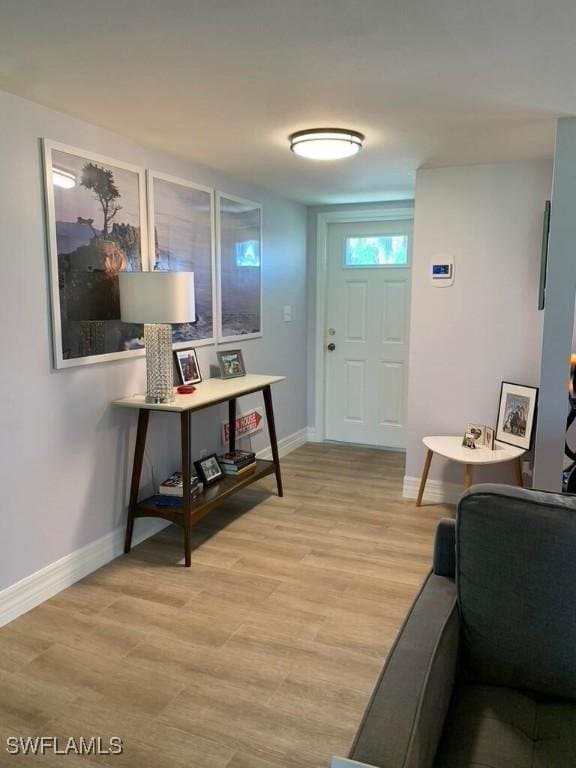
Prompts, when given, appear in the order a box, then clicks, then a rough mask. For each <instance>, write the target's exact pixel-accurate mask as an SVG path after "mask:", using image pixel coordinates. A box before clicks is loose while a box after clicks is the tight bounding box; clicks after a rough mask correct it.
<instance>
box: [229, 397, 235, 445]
mask: <svg viewBox="0 0 576 768" xmlns="http://www.w3.org/2000/svg"><path fill="white" fill-rule="evenodd" d="M228 450H229V451H235V450H236V398H235V397H233V398H231V399H230V400H228Z"/></svg>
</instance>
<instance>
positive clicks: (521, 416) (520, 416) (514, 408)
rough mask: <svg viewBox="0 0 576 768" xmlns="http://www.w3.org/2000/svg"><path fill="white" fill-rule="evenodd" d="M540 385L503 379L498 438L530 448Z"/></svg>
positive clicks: (497, 424) (501, 440)
mask: <svg viewBox="0 0 576 768" xmlns="http://www.w3.org/2000/svg"><path fill="white" fill-rule="evenodd" d="M537 406H538V387H529V386H526V385H524V384H514V383H512V382H509V381H503V382H502V386H501V389H500V402H499V405H498V420H497V422H496V440H497V441H498V442H500V443H506V444H507V445H514V446H516V447H517V448H523V449H524V450H525V451H528V450H530V447H531V445H532V440H533V437H534V427H535V424H536V410H537Z"/></svg>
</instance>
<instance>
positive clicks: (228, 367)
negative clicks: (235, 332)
mask: <svg viewBox="0 0 576 768" xmlns="http://www.w3.org/2000/svg"><path fill="white" fill-rule="evenodd" d="M216 355H217V356H218V365H219V366H220V376H221V377H222V378H223V379H235V378H236V377H237V376H246V368H245V366H244V358H243V357H242V352H241V350H239V349H230V350H228V351H226V352H217V353H216Z"/></svg>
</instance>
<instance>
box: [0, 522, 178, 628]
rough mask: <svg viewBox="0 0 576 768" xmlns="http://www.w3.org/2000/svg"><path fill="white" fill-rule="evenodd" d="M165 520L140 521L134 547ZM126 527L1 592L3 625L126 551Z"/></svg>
mask: <svg viewBox="0 0 576 768" xmlns="http://www.w3.org/2000/svg"><path fill="white" fill-rule="evenodd" d="M168 525H169V523H167V522H166V521H165V520H151V519H148V518H143V519H139V520H136V523H135V527H134V537H133V539H132V546H135V545H136V544H140V542H142V541H144V539H147V538H149V537H150V536H153V535H154V534H155V533H158V531H161V530H162V529H163V528H166V526H168ZM124 533H125V527H124V526H121V527H119V528H115V529H114V530H113V531H112V532H111V533H107V534H106V535H105V536H102V537H101V538H100V539H97V540H96V541H93V542H91V543H90V544H87V545H86V546H85V547H81V548H80V549H77V550H75V551H74V552H71V553H70V554H69V555H66V556H65V557H62V558H61V559H60V560H56V561H55V562H53V563H50V565H47V566H46V567H45V568H41V569H40V570H39V571H36V573H32V574H31V575H30V576H26V578H24V579H22V580H21V581H18V582H17V583H16V584H12V586H10V587H7V588H6V589H4V590H2V591H1V592H0V627H2V626H4V624H8V622H9V621H13V620H14V619H16V618H18V616H21V615H22V614H23V613H26V612H27V611H30V610H31V609H32V608H35V607H36V606H37V605H40V603H43V602H44V601H45V600H48V599H49V598H51V597H54V595H57V594H58V592H61V591H62V590H63V589H66V588H67V587H70V586H72V584H74V583H75V582H77V581H79V580H80V579H83V578H84V577H85V576H88V574H89V573H92V572H93V571H96V570H97V569H98V568H101V567H102V566H103V565H106V563H109V562H110V561H111V560H114V558H116V557H118V556H119V555H121V554H122V552H123V551H124Z"/></svg>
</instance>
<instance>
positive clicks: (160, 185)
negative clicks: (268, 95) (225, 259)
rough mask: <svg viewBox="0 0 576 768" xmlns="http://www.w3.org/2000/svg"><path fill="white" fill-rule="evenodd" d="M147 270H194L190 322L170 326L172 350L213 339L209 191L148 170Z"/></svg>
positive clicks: (213, 271) (211, 200)
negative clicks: (192, 318)
mask: <svg viewBox="0 0 576 768" xmlns="http://www.w3.org/2000/svg"><path fill="white" fill-rule="evenodd" d="M148 222H149V230H150V231H149V239H150V254H151V257H150V269H157V270H160V271H168V272H194V287H195V298H196V321H195V322H194V323H181V324H178V325H175V326H174V327H173V341H174V348H175V349H182V348H185V347H187V346H190V342H194V344H195V346H201V345H203V344H210V343H213V342H214V339H215V336H216V330H215V324H216V319H215V313H216V268H215V247H214V240H215V237H214V195H213V190H212V189H210V188H209V187H203V186H200V185H198V184H193V183H192V182H190V181H186V180H185V179H180V178H177V177H175V176H168V175H166V174H162V173H157V172H156V171H148Z"/></svg>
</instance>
